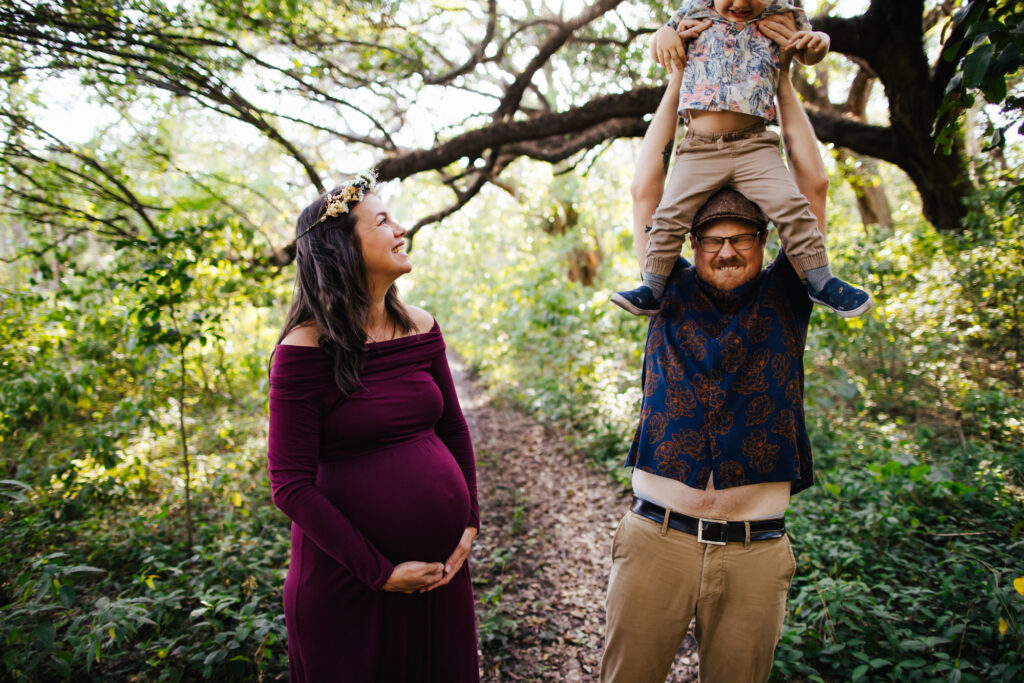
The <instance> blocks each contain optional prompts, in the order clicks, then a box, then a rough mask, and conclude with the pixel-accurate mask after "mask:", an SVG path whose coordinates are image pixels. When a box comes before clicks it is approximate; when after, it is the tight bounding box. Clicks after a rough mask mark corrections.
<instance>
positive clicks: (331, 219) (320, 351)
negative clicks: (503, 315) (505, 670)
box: [267, 175, 480, 683]
mask: <svg viewBox="0 0 1024 683" xmlns="http://www.w3.org/2000/svg"><path fill="white" fill-rule="evenodd" d="M296 234H297V239H296V242H295V247H296V251H295V254H296V256H295V262H296V266H297V274H296V283H295V294H294V299H293V301H292V305H291V309H290V311H289V312H288V318H287V320H286V322H285V325H284V330H283V331H282V333H281V337H280V339H279V340H278V345H277V347H276V348H275V350H274V354H273V359H272V362H271V371H270V443H269V448H268V451H267V457H268V460H269V469H270V483H271V488H272V491H273V499H274V504H275V505H277V507H279V508H280V509H281V510H282V511H283V512H284V513H285V514H286V515H288V517H289V518H290V519H291V520H292V531H291V543H292V547H291V564H290V566H289V568H288V578H287V579H286V580H285V586H284V609H285V621H286V624H287V628H288V655H289V671H290V680H291V681H292V682H293V683H303V682H309V683H320V682H323V681H329V682H334V681H353V682H359V683H364V682H369V681H387V682H396V683H400V682H406V681H408V682H412V681H445V682H448V681H451V682H456V683H458V682H461V681H477V680H478V679H479V674H478V671H477V655H476V627H475V623H474V614H473V589H472V585H471V584H470V577H469V567H468V565H466V564H465V560H466V557H467V556H468V554H469V550H470V546H471V545H472V543H473V539H474V538H475V537H476V534H477V529H478V528H479V526H480V514H479V508H478V506H477V499H476V471H475V466H474V461H473V447H472V444H471V442H470V437H469V430H468V428H467V427H466V421H465V420H464V419H463V417H462V411H461V409H460V408H459V402H458V398H457V397H456V395H455V387H454V385H453V384H452V377H451V372H450V370H449V369H448V363H447V361H446V360H445V354H444V350H445V344H444V340H443V339H442V337H441V330H440V328H439V327H438V324H437V322H436V321H434V319H433V318H432V317H431V316H430V315H429V314H428V313H426V312H424V311H422V310H420V309H418V308H415V307H413V306H404V305H403V304H402V303H401V301H399V299H398V294H397V292H396V289H395V286H394V283H395V280H397V279H398V278H399V277H400V276H401V275H402V274H403V273H408V272H409V271H410V270H411V269H412V266H411V265H410V263H409V257H408V256H407V255H406V253H405V252H404V249H403V247H404V240H403V239H402V237H403V235H405V229H404V228H403V227H401V226H400V225H399V224H398V223H396V222H395V221H394V219H393V218H392V217H391V215H390V214H389V213H388V209H387V207H386V206H385V205H384V203H383V202H382V201H381V200H380V198H379V197H377V195H376V194H374V192H373V178H372V177H371V176H368V175H363V176H359V177H356V178H354V179H352V180H351V181H350V182H348V183H346V184H344V185H341V186H339V187H337V188H335V189H334V190H331V191H330V192H328V193H326V194H324V195H323V196H321V197H320V198H318V199H317V200H316V201H315V202H313V203H312V204H311V205H310V206H308V207H307V208H306V209H305V211H303V212H302V215H301V216H299V220H298V225H297V228H296Z"/></svg>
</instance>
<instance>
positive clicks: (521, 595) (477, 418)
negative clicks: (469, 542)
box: [450, 357, 697, 682]
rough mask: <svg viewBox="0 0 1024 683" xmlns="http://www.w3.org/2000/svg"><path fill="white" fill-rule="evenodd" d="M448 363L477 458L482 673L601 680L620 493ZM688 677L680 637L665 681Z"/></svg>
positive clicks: (487, 677) (690, 657)
mask: <svg viewBox="0 0 1024 683" xmlns="http://www.w3.org/2000/svg"><path fill="white" fill-rule="evenodd" d="M450 360H451V363H452V370H453V374H454V375H455V381H456V387H457V389H458V393H459V397H460V399H461V403H462V409H463V412H464V413H465V415H466V420H467V422H468V423H469V427H470V430H471V432H472V434H473V443H474V446H475V448H476V456H477V473H478V474H477V481H478V489H479V496H480V510H481V515H482V518H483V529H482V532H481V534H480V536H479V538H478V539H477V541H476V543H475V544H474V547H473V554H472V570H473V573H474V590H475V592H476V598H477V617H478V628H479V635H480V656H481V660H480V664H481V672H482V675H483V680H484V681H565V682H576V681H592V680H597V676H598V671H599V669H600V664H601V651H602V648H603V645H604V622H605V617H604V598H605V590H606V588H607V585H608V572H609V570H610V568H611V539H612V534H613V532H614V530H615V526H616V525H617V524H618V521H619V518H621V517H622V515H623V513H624V512H625V510H626V509H627V507H628V504H629V494H628V491H626V490H624V489H623V488H622V487H621V486H618V485H616V484H615V483H613V482H612V481H611V479H610V477H609V476H608V474H607V473H606V472H604V471H602V470H599V469H596V468H593V467H591V466H590V465H589V464H588V462H587V459H586V456H585V455H584V454H582V453H579V452H575V451H574V450H573V449H572V448H571V446H570V444H569V443H568V441H567V439H566V438H565V435H563V434H559V433H558V432H557V431H555V430H553V429H550V428H546V427H545V426H543V425H541V424H539V423H538V422H536V421H535V420H533V419H531V418H529V417H527V416H525V415H523V414H521V413H519V412H517V411H515V410H514V409H512V408H510V407H507V406H502V405H500V404H499V403H497V402H495V401H493V400H491V399H490V398H489V397H488V393H487V391H486V389H485V387H483V386H481V385H480V384H478V383H476V382H473V381H472V380H471V379H470V377H469V376H468V372H467V370H466V368H465V365H464V364H463V363H462V362H461V361H460V360H459V359H458V358H454V357H453V358H451V359H450ZM696 679H697V671H696V655H695V653H694V648H693V639H692V637H689V636H688V637H687V639H686V641H685V642H684V643H683V646H682V647H681V649H680V653H679V656H678V657H677V658H676V662H675V665H674V666H673V670H672V674H671V676H670V677H669V679H668V680H669V681H673V682H676V681H695V680H696Z"/></svg>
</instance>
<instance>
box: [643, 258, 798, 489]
mask: <svg viewBox="0 0 1024 683" xmlns="http://www.w3.org/2000/svg"><path fill="white" fill-rule="evenodd" d="M810 314H811V302H810V299H808V297H807V292H806V288H804V286H803V285H802V284H801V282H800V280H799V278H798V277H797V275H796V272H795V271H794V270H793V267H792V266H791V265H790V263H789V259H788V258H786V256H785V255H784V254H782V253H780V255H779V256H778V257H777V258H776V259H775V261H774V262H773V263H772V264H771V265H769V266H768V268H766V269H765V270H764V271H763V272H762V273H761V274H759V275H758V276H757V277H756V278H755V279H754V280H752V281H751V282H748V283H746V284H744V285H742V286H740V287H738V288H737V289H734V290H731V291H729V292H723V291H720V290H716V289H714V288H712V287H710V286H709V285H707V284H705V283H704V282H702V281H701V280H700V279H699V278H698V277H697V275H696V271H695V270H694V268H693V267H692V266H691V265H690V264H689V263H688V262H687V261H686V260H685V259H680V260H679V261H678V262H677V265H676V267H675V269H674V270H673V272H672V275H671V276H670V278H669V283H668V287H667V288H666V291H665V297H664V299H663V305H662V310H661V312H660V313H659V314H658V315H657V316H656V317H655V318H654V319H653V321H652V322H651V326H650V328H649V330H648V333H647V347H646V349H645V358H644V368H643V388H644V398H643V407H642V409H641V414H640V424H639V425H638V426H637V430H636V435H635V437H634V439H633V444H632V446H631V448H630V450H629V455H628V457H627V459H626V465H627V466H630V465H632V466H635V467H639V468H640V469H642V470H644V471H646V472H650V473H652V474H656V475H659V476H662V477H668V478H671V479H676V480H678V481H681V482H683V483H684V484H686V485H687V486H691V487H695V488H704V487H706V486H707V482H708V478H709V477H710V476H711V474H712V473H713V474H714V481H715V487H716V488H729V487H732V486H742V485H745V484H755V483H761V482H771V481H788V482H790V485H791V490H792V492H793V493H796V492H798V491H802V490H803V489H805V488H807V487H808V486H810V485H811V480H812V461H811V445H810V441H809V439H808V438H807V430H806V427H805V425H804V410H803V395H804V368H803V352H804V344H805V342H806V339H807V324H808V321H809V319H810Z"/></svg>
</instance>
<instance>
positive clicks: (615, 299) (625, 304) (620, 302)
mask: <svg viewBox="0 0 1024 683" xmlns="http://www.w3.org/2000/svg"><path fill="white" fill-rule="evenodd" d="M612 303H613V304H615V305H616V306H618V307H619V308H621V309H623V310H625V311H629V312H630V313H632V314H633V315H645V316H647V317H648V318H653V317H654V316H656V315H658V310H659V309H654V310H653V311H651V310H648V309H646V308H637V307H636V306H634V305H633V304H631V303H629V300H628V299H627V298H626V297H624V296H621V295H619V294H612Z"/></svg>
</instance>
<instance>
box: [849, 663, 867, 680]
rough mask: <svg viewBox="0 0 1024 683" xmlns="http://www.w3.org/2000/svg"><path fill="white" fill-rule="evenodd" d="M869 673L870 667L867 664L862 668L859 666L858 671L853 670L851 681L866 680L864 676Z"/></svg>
mask: <svg viewBox="0 0 1024 683" xmlns="http://www.w3.org/2000/svg"><path fill="white" fill-rule="evenodd" d="M867 672H868V665H867V664H861V665H860V666H858V667H857V668H856V669H854V670H853V673H852V674H851V676H850V680H852V681H859V680H860V679H862V678H864V674H866V673H867Z"/></svg>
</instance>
